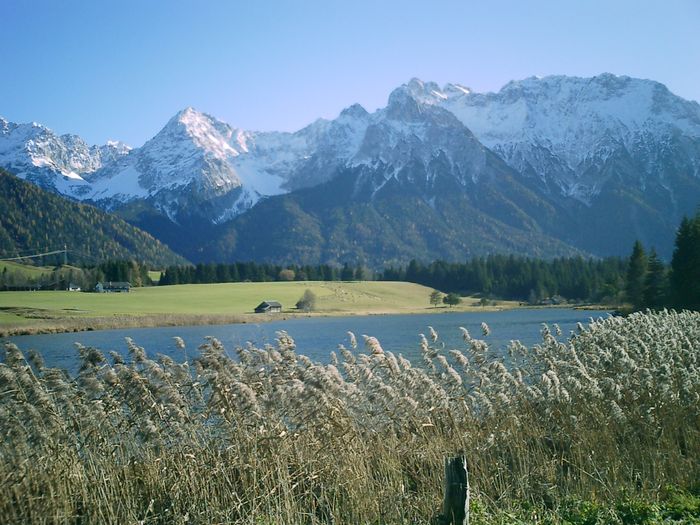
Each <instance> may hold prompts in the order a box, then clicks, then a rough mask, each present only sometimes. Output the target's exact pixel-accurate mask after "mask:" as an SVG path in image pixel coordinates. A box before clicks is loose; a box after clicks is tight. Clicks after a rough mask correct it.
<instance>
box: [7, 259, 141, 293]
mask: <svg viewBox="0 0 700 525" xmlns="http://www.w3.org/2000/svg"><path fill="white" fill-rule="evenodd" d="M148 271H149V265H148V264H146V263H143V262H137V261H131V260H125V259H122V260H113V261H105V262H103V263H100V264H96V265H90V266H84V267H78V266H62V265H61V266H56V267H55V268H53V269H52V270H48V271H45V272H41V273H30V272H28V271H23V270H20V269H10V268H8V267H7V266H5V267H4V268H3V269H2V271H1V272H0V290H3V291H11V290H66V289H67V288H68V286H69V285H75V286H78V287H79V288H81V289H82V290H93V289H94V288H95V285H96V284H97V283H98V282H104V281H121V282H128V283H131V285H132V286H150V285H152V284H153V281H152V280H151V278H150V277H149V275H148Z"/></svg>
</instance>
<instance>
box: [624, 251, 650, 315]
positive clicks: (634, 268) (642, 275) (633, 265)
mask: <svg viewBox="0 0 700 525" xmlns="http://www.w3.org/2000/svg"><path fill="white" fill-rule="evenodd" d="M646 274H647V256H646V254H645V253H644V247H643V246H642V243H641V242H639V241H636V242H635V243H634V247H633V248H632V255H630V258H629V262H628V264H627V281H626V286H625V292H626V295H627V300H628V301H629V302H630V303H631V304H632V307H633V308H634V309H635V310H636V309H639V308H641V307H642V305H643V304H644V283H645V279H646Z"/></svg>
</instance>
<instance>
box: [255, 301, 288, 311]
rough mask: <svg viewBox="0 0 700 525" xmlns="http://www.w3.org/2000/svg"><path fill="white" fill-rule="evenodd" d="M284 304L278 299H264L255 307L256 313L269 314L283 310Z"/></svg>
mask: <svg viewBox="0 0 700 525" xmlns="http://www.w3.org/2000/svg"><path fill="white" fill-rule="evenodd" d="M281 311H282V305H281V304H280V303H278V302H277V301H263V302H262V303H260V304H259V305H258V306H256V307H255V313H256V314H269V313H272V312H281Z"/></svg>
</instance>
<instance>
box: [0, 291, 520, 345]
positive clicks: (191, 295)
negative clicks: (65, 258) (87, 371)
mask: <svg viewBox="0 0 700 525" xmlns="http://www.w3.org/2000/svg"><path fill="white" fill-rule="evenodd" d="M307 289H309V290H311V291H312V292H313V293H314V294H315V295H316V297H317V304H316V310H315V314H314V315H362V314H386V313H426V312H441V311H447V310H448V308H446V307H440V308H434V307H432V306H431V305H430V304H429V301H428V298H429V296H430V292H431V291H432V290H431V289H430V288H427V287H425V286H421V285H418V284H412V283H403V282H375V281H362V282H274V283H227V284H189V285H178V286H163V287H148V288H134V289H132V292H131V293H128V294H95V293H76V292H63V291H55V292H54V291H52V292H48V291H47V292H0V333H17V331H24V332H26V331H27V330H31V331H59V330H60V331H64V330H68V331H71V330H76V329H90V328H107V327H110V328H111V327H115V326H135V325H140V324H145V325H158V324H189V323H195V324H206V323H217V322H233V321H236V320H238V321H244V320H245V318H246V316H248V315H254V314H253V310H254V308H255V307H256V306H257V305H258V304H259V303H260V302H261V301H263V300H275V301H279V302H280V303H282V306H283V312H282V315H296V314H297V313H298V312H297V310H296V309H295V307H294V305H295V304H296V302H297V301H298V300H299V298H300V297H301V296H302V294H303V293H304V291H305V290H307ZM477 303H478V300H477V299H474V298H465V300H464V301H463V303H462V305H460V306H458V307H455V308H454V309H452V310H468V309H473V308H479V307H478V306H477ZM516 305H517V303H514V302H503V303H499V304H498V305H497V307H501V308H502V307H513V306H516ZM304 315H306V314H304ZM259 319H260V318H259V316H256V320H259Z"/></svg>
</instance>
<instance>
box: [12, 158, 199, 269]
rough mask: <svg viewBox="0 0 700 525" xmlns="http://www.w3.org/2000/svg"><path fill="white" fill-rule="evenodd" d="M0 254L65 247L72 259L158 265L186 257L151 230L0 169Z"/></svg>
mask: <svg viewBox="0 0 700 525" xmlns="http://www.w3.org/2000/svg"><path fill="white" fill-rule="evenodd" d="M0 208H1V209H2V210H3V212H2V214H0V253H1V254H2V256H3V257H13V256H16V255H19V254H20V253H21V254H26V253H27V252H42V251H46V250H47V249H48V250H55V249H61V248H63V246H64V245H67V246H68V248H69V250H70V258H71V261H75V260H79V261H83V262H95V261H96V260H105V259H134V260H138V261H144V262H146V263H148V264H151V265H153V266H154V267H162V266H166V265H169V264H183V263H185V262H186V261H185V260H184V259H183V258H182V257H180V256H179V255H176V254H175V253H174V252H172V251H171V250H170V249H169V248H168V247H167V246H165V245H163V244H162V243H161V242H160V241H158V240H156V239H154V238H153V237H152V236H151V235H149V234H147V233H145V232H143V231H141V230H138V229H137V228H135V227H134V226H132V225H130V224H128V223H126V222H124V221H123V220H121V219H119V218H117V217H114V216H111V215H109V214H107V213H105V212H103V211H100V210H98V209H96V208H94V207H92V206H88V205H85V204H77V203H74V202H71V201H69V200H67V199H65V198H63V197H60V196H58V195H55V194H53V193H49V192H47V191H45V190H42V189H40V188H38V187H37V186H35V185H33V184H30V183H28V182H25V181H22V180H20V179H19V178H17V177H15V176H13V175H10V174H9V173H7V172H6V171H4V170H2V169H0Z"/></svg>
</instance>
